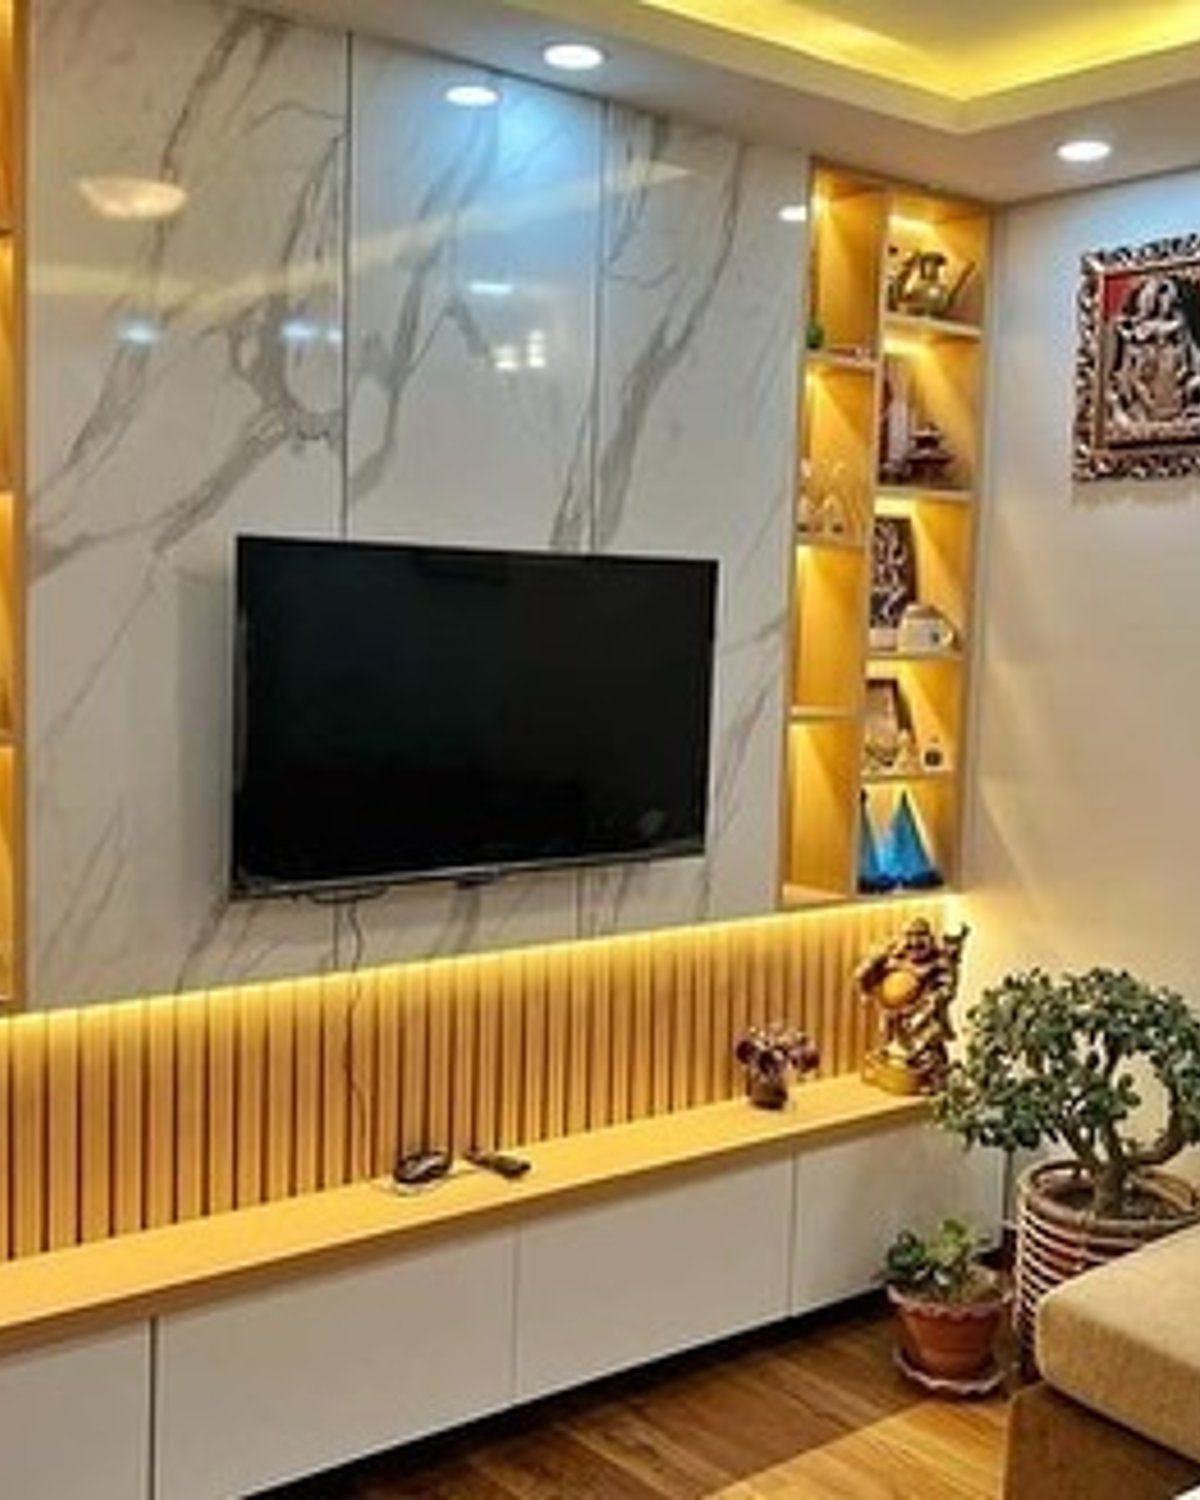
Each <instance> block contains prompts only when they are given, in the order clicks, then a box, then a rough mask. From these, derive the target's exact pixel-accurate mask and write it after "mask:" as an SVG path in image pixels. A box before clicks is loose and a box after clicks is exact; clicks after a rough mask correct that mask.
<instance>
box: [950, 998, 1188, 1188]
mask: <svg viewBox="0 0 1200 1500" xmlns="http://www.w3.org/2000/svg"><path fill="white" fill-rule="evenodd" d="M1149 1081H1152V1082H1153V1083H1155V1084H1156V1085H1157V1092H1158V1094H1159V1100H1158V1103H1159V1105H1160V1106H1161V1107H1160V1109H1159V1118H1160V1121H1161V1128H1160V1130H1159V1133H1158V1135H1157V1136H1156V1137H1155V1138H1154V1139H1153V1140H1150V1141H1148V1142H1143V1141H1140V1140H1138V1139H1137V1138H1136V1137H1135V1136H1134V1135H1133V1134H1132V1131H1131V1121H1132V1120H1133V1118H1134V1117H1135V1115H1137V1114H1138V1113H1139V1112H1140V1111H1141V1110H1142V1108H1143V1106H1144V1105H1146V1104H1148V1103H1150V1102H1151V1101H1150V1100H1149V1099H1148V1098H1147V1096H1146V1090H1145V1084H1146V1083H1147V1082H1149ZM934 1107H935V1113H936V1116H937V1119H938V1121H939V1122H940V1123H941V1124H942V1125H943V1126H944V1127H945V1128H946V1129H948V1130H951V1131H953V1132H955V1133H956V1134H958V1135H960V1136H962V1138H963V1139H964V1140H965V1141H966V1143H967V1144H968V1145H969V1146H974V1145H982V1146H999V1147H1001V1148H1002V1149H1003V1150H1006V1151H1015V1150H1017V1149H1027V1150H1033V1149H1035V1148H1036V1147H1038V1146H1040V1145H1042V1144H1043V1143H1045V1142H1050V1143H1053V1144H1057V1145H1062V1146H1065V1147H1066V1148H1067V1149H1068V1150H1069V1151H1070V1152H1071V1153H1072V1155H1073V1156H1074V1157H1075V1159H1076V1161H1077V1162H1078V1164H1079V1167H1080V1169H1081V1171H1082V1173H1083V1175H1084V1176H1085V1178H1086V1179H1087V1181H1088V1182H1089V1183H1090V1184H1091V1188H1092V1210H1093V1212H1095V1213H1097V1214H1099V1215H1101V1216H1103V1217H1113V1218H1121V1217H1128V1216H1137V1214H1138V1213H1139V1211H1140V1210H1139V1206H1138V1203H1137V1195H1136V1193H1135V1192H1134V1189H1135V1188H1136V1186H1137V1179H1138V1175H1139V1174H1140V1173H1144V1172H1146V1171H1148V1170H1150V1169H1152V1168H1155V1167H1161V1166H1164V1165H1165V1164H1166V1163H1167V1162H1169V1161H1170V1160H1171V1158H1172V1157H1174V1156H1176V1155H1177V1154H1178V1153H1179V1152H1180V1151H1182V1150H1183V1148H1184V1147H1185V1146H1187V1145H1193V1144H1195V1143H1197V1142H1200V1016H1197V1015H1196V1014H1195V1013H1194V1012H1193V1011H1192V1010H1191V1009H1190V1008H1189V1006H1188V1005H1187V1002H1186V1001H1185V1000H1183V998H1182V997H1181V996H1179V995H1177V994H1175V993H1174V992H1173V991H1172V990H1166V989H1155V988H1153V987H1152V986H1150V985H1147V984H1144V983H1143V982H1142V981H1141V980H1139V979H1135V978H1134V977H1133V976H1132V975H1131V974H1128V973H1125V972H1124V971H1118V970H1113V969H1092V970H1091V971H1090V972H1089V973H1086V974H1065V975H1063V976H1062V977H1061V978H1060V979H1057V980H1056V979H1052V978H1051V977H1050V976H1049V975H1048V974H1046V973H1044V972H1043V971H1042V970H1040V969H1033V970H1030V971H1029V972H1027V973H1018V974H1010V975H1009V976H1008V977H1007V978H1005V979H1004V980H1002V981H1001V983H1000V984H999V985H998V986H996V987H995V988H994V989H990V990H988V991H987V992H986V993H985V994H984V995H983V997H982V999H981V1000H980V1002H979V1004H978V1005H976V1006H975V1007H974V1008H973V1009H972V1010H970V1011H969V1012H968V1014H967V1044H966V1050H965V1052H964V1054H963V1056H962V1058H961V1059H960V1060H959V1061H957V1062H955V1063H954V1064H953V1065H952V1067H951V1068H950V1071H949V1073H948V1074H947V1077H946V1080H945V1084H944V1087H943V1089H942V1092H941V1094H940V1095H939V1096H938V1097H937V1099H936V1100H935V1106H934Z"/></svg>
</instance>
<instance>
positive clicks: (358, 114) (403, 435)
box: [348, 40, 604, 959]
mask: <svg viewBox="0 0 1200 1500" xmlns="http://www.w3.org/2000/svg"><path fill="white" fill-rule="evenodd" d="M353 57H354V65H353V97H354V129H353V132H352V140H353V162H354V171H353V205H354V207H353V218H354V222H353V235H352V257H353V275H354V280H353V296H352V299H351V304H350V305H351V333H350V344H349V348H350V372H351V406H350V420H349V432H350V444H349V475H350V484H349V494H348V531H349V534H350V535H352V536H354V537H362V538H371V539H383V540H402V541H416V542H431V543H450V544H461V545H464V546H491V547H527V548H532V549H548V548H566V549H578V548H580V547H584V546H586V545H587V543H588V541H589V537H590V527H591V497H592V462H593V421H592V414H593V407H594V397H595V369H596V364H597V347H596V338H595V305H596V272H597V247H598V244H599V240H600V208H601V180H600V178H601V138H602V120H603V114H604V111H603V107H602V106H601V105H599V104H597V103H595V102H594V101H592V100H586V99H583V98H580V97H578V96H574V95H571V94H569V93H565V92H563V91H560V90H557V89H547V88H542V87H538V86H536V85H533V84H530V83H525V82H522V81H519V80H516V79H511V78H493V79H490V80H489V81H490V82H492V83H493V84H494V85H495V86H496V87H497V88H498V89H499V91H500V101H499V103H498V105H497V106H496V107H494V108H490V109H479V110H468V109H459V108H455V107H454V106H453V105H451V104H449V103H447V101H446V99H445V97H444V95H445V91H446V89H447V88H448V87H449V86H450V85H452V84H455V83H460V82H464V81H467V82H476V81H481V79H482V77H483V75H480V74H477V73H475V72H474V71H473V70H470V69H464V68H463V67H462V66H461V65H459V64H454V63H450V62H442V61H439V60H436V59H431V58H428V57H418V56H415V55H413V54H410V53H406V52H403V51H400V50H398V49H396V48H394V47H388V46H384V45H380V44H375V43H371V42H360V41H358V40H356V41H355V42H354V44H353ZM578 889H579V884H578V877H577V876H576V875H574V874H573V873H550V874H546V875H541V876H536V877H529V876H522V877H513V878H511V879H506V880H504V881H502V882H501V883H499V884H498V885H496V886H495V887H489V888H484V889H476V890H469V891H456V890H455V889H454V888H453V887H448V886H445V885H426V886H419V887H410V888H408V889H404V890H400V891H397V892H395V893H393V894H391V895H389V896H387V897H384V898H382V899H379V900H375V901H372V902H370V903H366V904H364V905H363V907H362V911H361V917H362V927H363V931H364V933H365V935H366V941H367V953H368V955H369V957H370V958H372V959H383V958H392V957H406V956H411V955H415V954H425V953H446V952H458V951H463V950H466V949H470V948H482V947H497V946H503V945H506V944H513V943H518V942H524V941H533V940H538V939H543V938H554V937H567V936H571V935H573V934H574V932H575V927H576V908H577V897H578Z"/></svg>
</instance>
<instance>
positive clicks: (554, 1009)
mask: <svg viewBox="0 0 1200 1500" xmlns="http://www.w3.org/2000/svg"><path fill="white" fill-rule="evenodd" d="M569 1000H570V966H569V961H568V959H567V955H566V953H565V952H564V951H563V950H562V949H561V948H551V949H550V950H549V952H548V954H547V962H546V1009H545V1017H546V1086H545V1087H546V1097H545V1106H546V1114H545V1119H544V1122H543V1129H544V1131H545V1133H546V1135H547V1136H550V1137H554V1136H559V1135H563V1134H565V1133H566V1128H567V1036H568V1029H569V1024H570V1012H569V1009H568V1005H569Z"/></svg>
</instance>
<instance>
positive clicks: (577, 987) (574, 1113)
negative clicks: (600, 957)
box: [563, 946, 593, 1135]
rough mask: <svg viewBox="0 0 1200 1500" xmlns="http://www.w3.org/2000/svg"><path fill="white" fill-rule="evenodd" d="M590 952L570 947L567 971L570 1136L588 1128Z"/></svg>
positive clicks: (567, 1118) (567, 1116)
mask: <svg viewBox="0 0 1200 1500" xmlns="http://www.w3.org/2000/svg"><path fill="white" fill-rule="evenodd" d="M590 957H591V955H590V953H589V951H588V950H587V949H584V948H582V947H579V946H573V947H572V948H571V950H570V957H569V960H568V970H567V994H566V995H565V996H564V997H563V1000H564V1003H565V1005H566V1009H567V1079H566V1099H565V1101H564V1102H565V1106H566V1110H565V1127H564V1128H565V1130H566V1133H567V1134H568V1135H571V1134H573V1133H575V1132H577V1131H580V1130H586V1129H587V1122H588V1109H589V1107H590V1100H591V1092H592V1078H591V1072H592V1070H591V1061H592V1058H591V1024H590V1022H591V1009H592V1003H593V1002H592V985H591V963H590V962H589V960H590Z"/></svg>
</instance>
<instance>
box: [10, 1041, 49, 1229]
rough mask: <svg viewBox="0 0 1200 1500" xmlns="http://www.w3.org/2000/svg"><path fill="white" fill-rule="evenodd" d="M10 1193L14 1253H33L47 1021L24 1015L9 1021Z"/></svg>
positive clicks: (42, 1155)
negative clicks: (10, 1030) (10, 1066)
mask: <svg viewBox="0 0 1200 1500" xmlns="http://www.w3.org/2000/svg"><path fill="white" fill-rule="evenodd" d="M9 1024H10V1025H11V1026H12V1032H11V1035H10V1038H9V1040H10V1044H11V1049H12V1050H11V1059H12V1078H11V1083H10V1103H9V1109H10V1113H9V1132H10V1139H11V1145H10V1152H11V1159H10V1167H9V1173H10V1183H11V1186H10V1193H11V1205H10V1213H11V1215H12V1247H13V1254H14V1255H36V1254H37V1252H38V1251H39V1250H42V1249H44V1248H45V1230H46V1190H47V1187H48V1183H49V1178H48V1174H47V1162H46V1021H45V1017H43V1016H28V1017H22V1018H21V1019H20V1020H18V1021H15V1022H11V1023H9Z"/></svg>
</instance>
